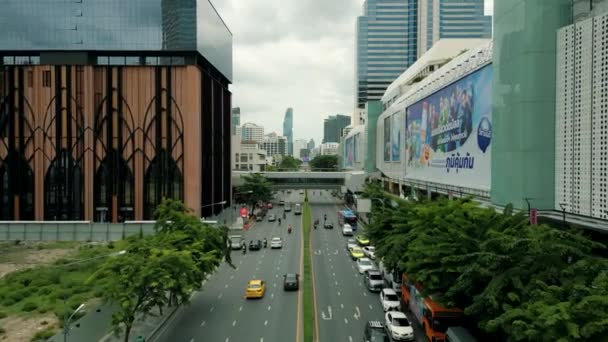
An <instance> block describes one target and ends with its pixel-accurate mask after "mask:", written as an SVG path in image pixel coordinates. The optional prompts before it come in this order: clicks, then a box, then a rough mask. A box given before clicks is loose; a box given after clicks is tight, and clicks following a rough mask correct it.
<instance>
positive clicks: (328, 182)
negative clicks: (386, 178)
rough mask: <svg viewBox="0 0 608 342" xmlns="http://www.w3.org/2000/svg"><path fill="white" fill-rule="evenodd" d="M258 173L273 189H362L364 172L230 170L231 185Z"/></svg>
mask: <svg viewBox="0 0 608 342" xmlns="http://www.w3.org/2000/svg"><path fill="white" fill-rule="evenodd" d="M253 173H258V174H261V175H263V176H264V177H266V179H268V181H269V182H270V183H271V184H272V187H273V189H278V190H281V189H337V190H341V189H342V187H343V186H346V187H347V188H348V189H351V190H354V191H360V190H362V189H363V184H364V183H365V178H366V173H365V172H363V171H340V172H337V171H332V172H329V171H322V172H320V171H286V172H282V171H281V172H254V171H232V185H233V186H239V185H241V184H243V178H242V177H243V176H245V175H250V174H253Z"/></svg>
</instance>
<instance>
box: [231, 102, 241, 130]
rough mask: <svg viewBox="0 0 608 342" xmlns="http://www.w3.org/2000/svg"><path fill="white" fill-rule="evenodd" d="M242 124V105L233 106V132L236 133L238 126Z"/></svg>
mask: <svg viewBox="0 0 608 342" xmlns="http://www.w3.org/2000/svg"><path fill="white" fill-rule="evenodd" d="M240 125H241V107H235V108H232V134H236V128H237V126H240Z"/></svg>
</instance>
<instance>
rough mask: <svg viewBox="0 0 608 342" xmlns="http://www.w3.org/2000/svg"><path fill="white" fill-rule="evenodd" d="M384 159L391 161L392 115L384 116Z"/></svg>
mask: <svg viewBox="0 0 608 342" xmlns="http://www.w3.org/2000/svg"><path fill="white" fill-rule="evenodd" d="M382 146H383V149H384V161H385V162H390V161H391V117H390V116H389V117H386V118H384V145H382Z"/></svg>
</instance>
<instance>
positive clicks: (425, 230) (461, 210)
mask: <svg viewBox="0 0 608 342" xmlns="http://www.w3.org/2000/svg"><path fill="white" fill-rule="evenodd" d="M364 196H367V197H370V198H372V197H373V198H377V199H379V200H381V201H383V202H387V201H389V200H394V198H392V196H389V195H387V194H386V193H384V192H383V191H382V190H381V189H380V188H379V187H377V186H375V185H369V186H368V187H367V189H366V191H365V193H364ZM377 202H378V201H377V200H374V201H373V203H374V205H373V210H372V221H371V223H370V224H369V225H368V226H367V227H365V229H366V233H367V234H368V235H369V237H370V239H371V240H372V242H373V243H375V244H376V251H377V252H376V253H377V256H378V257H379V258H382V259H383V261H384V263H385V264H386V265H387V267H389V268H394V269H397V270H399V271H404V272H406V273H407V274H408V275H409V277H410V278H411V279H413V280H415V281H417V282H419V283H421V284H422V285H423V287H424V292H425V293H426V294H440V296H439V300H440V301H441V302H442V303H443V304H445V305H447V306H456V307H460V308H462V309H464V310H465V313H466V314H467V315H469V316H471V317H472V318H473V319H474V320H475V321H476V322H478V325H479V327H480V328H482V329H483V330H484V331H486V332H488V333H495V334H498V335H499V336H502V337H504V338H505V339H506V340H510V341H576V340H579V341H595V340H598V341H600V340H601V341H604V340H606V338H605V336H607V334H608V267H606V266H608V262H607V261H606V260H604V259H602V258H600V257H598V256H595V255H593V254H592V251H593V250H602V249H604V248H605V247H604V246H602V245H600V244H598V243H596V242H593V241H592V240H590V239H589V238H588V237H586V236H584V235H583V234H582V232H580V231H576V230H558V229H555V228H553V227H549V226H547V225H537V226H530V225H529V224H528V220H527V217H525V216H523V215H522V214H514V213H513V209H512V207H511V206H507V208H506V209H505V211H504V212H503V213H498V212H496V211H495V210H494V209H484V208H480V207H479V206H478V205H477V204H476V203H474V202H473V201H472V200H471V199H455V200H448V199H446V198H443V199H439V200H437V201H432V202H431V201H417V202H415V201H396V202H397V204H398V206H397V207H394V208H393V207H392V206H389V205H384V206H382V205H379V204H380V203H377ZM602 293H603V294H602Z"/></svg>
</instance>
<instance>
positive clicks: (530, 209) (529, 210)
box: [524, 197, 534, 219]
mask: <svg viewBox="0 0 608 342" xmlns="http://www.w3.org/2000/svg"><path fill="white" fill-rule="evenodd" d="M532 199H534V198H531V197H526V198H524V200H525V201H526V203H528V219H529V218H530V212H531V211H532V208H530V200H532Z"/></svg>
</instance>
